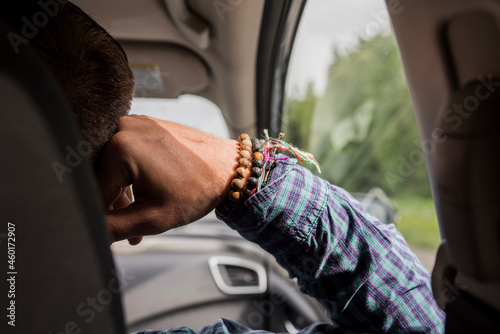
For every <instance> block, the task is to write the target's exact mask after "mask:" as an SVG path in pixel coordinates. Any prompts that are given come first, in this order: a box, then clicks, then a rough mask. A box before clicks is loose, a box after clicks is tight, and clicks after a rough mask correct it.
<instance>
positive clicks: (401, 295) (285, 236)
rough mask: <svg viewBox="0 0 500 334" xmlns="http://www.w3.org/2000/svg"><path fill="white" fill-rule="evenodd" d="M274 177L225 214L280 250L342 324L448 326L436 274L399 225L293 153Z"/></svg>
mask: <svg viewBox="0 0 500 334" xmlns="http://www.w3.org/2000/svg"><path fill="white" fill-rule="evenodd" d="M273 179H274V182H272V183H271V184H270V185H269V186H267V187H266V188H264V189H263V190H261V191H260V192H258V193H256V194H255V195H253V196H252V197H251V198H250V199H248V200H247V201H246V202H245V203H243V204H242V205H241V207H238V208H237V209H236V210H234V211H231V212H228V213H225V214H220V215H219V217H220V218H221V219H222V220H224V221H225V222H226V223H227V224H228V225H229V226H230V227H232V228H234V229H236V230H238V232H239V233H240V234H241V235H242V236H243V237H245V238H246V239H248V240H250V241H252V242H255V243H257V244H259V245H260V246H261V247H262V248H263V249H265V250H266V251H268V252H269V253H271V254H272V255H274V256H275V257H276V259H277V261H278V263H280V264H281V265H282V266H283V267H284V268H285V269H287V271H288V273H289V274H290V277H297V278H298V282H299V287H300V289H301V291H302V292H304V293H306V294H308V295H310V296H311V297H314V298H316V299H317V300H318V301H320V302H321V303H322V304H323V306H324V307H325V308H326V310H327V312H328V315H329V317H330V319H332V321H333V322H334V323H335V324H337V325H338V326H340V327H342V328H344V329H351V330H355V331H360V332H377V333H380V332H383V333H389V332H411V333H440V332H443V331H444V313H443V312H442V311H441V310H440V309H439V307H438V306H437V304H436V302H435V301H434V298H433V296H432V291H431V287H430V277H429V274H428V273H427V271H426V269H425V268H423V266H422V264H421V263H420V262H419V261H418V259H417V258H416V256H415V255H414V254H413V253H412V252H411V251H410V249H409V248H408V245H407V244H406V242H405V240H404V239H403V237H402V236H401V234H400V233H399V232H398V231H397V230H396V228H395V227H394V225H383V224H382V223H380V222H379V221H378V220H377V219H375V218H373V217H372V216H371V215H369V214H368V213H366V212H365V211H364V210H363V209H362V207H361V205H360V204H359V203H358V202H357V201H356V200H355V199H354V198H353V197H352V196H351V195H349V194H348V193H347V192H346V191H344V190H343V189H341V188H338V187H335V186H333V185H331V184H329V183H328V182H327V181H325V180H322V179H321V178H319V177H316V176H314V175H312V174H311V173H310V172H309V171H308V170H306V169H304V168H302V167H300V166H297V165H296V164H295V161H293V160H289V161H282V162H280V164H279V165H278V167H277V168H276V169H275V171H274V172H273Z"/></svg>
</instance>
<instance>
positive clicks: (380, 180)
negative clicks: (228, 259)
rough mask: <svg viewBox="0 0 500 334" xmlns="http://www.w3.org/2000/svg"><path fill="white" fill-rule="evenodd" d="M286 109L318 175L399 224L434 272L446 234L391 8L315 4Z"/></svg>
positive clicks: (304, 27)
mask: <svg viewBox="0 0 500 334" xmlns="http://www.w3.org/2000/svg"><path fill="white" fill-rule="evenodd" d="M390 10H393V11H397V10H398V8H389V11H390ZM285 109H286V110H285V119H284V125H285V126H284V127H285V132H286V135H287V139H288V140H289V141H290V142H293V143H294V144H296V145H297V146H299V147H301V148H304V149H305V150H307V151H309V152H311V153H313V154H314V156H315V157H316V159H317V160H318V162H319V164H320V165H321V168H322V174H321V177H323V178H325V179H327V180H328V181H330V182H331V183H333V184H335V185H338V186H341V187H343V188H345V189H346V190H348V191H349V192H351V193H353V194H354V196H355V197H356V198H357V199H358V200H359V201H360V202H361V203H362V204H363V205H364V206H365V208H366V209H367V210H368V211H370V212H371V213H372V214H373V215H375V216H377V217H378V218H379V219H380V220H381V221H382V222H384V223H396V224H397V226H398V229H399V230H400V231H401V232H402V234H403V235H404V237H405V238H406V239H407V241H408V243H409V244H410V246H411V247H412V248H413V249H414V250H415V251H416V252H417V254H418V255H419V256H420V258H421V260H422V261H423V262H424V264H425V265H426V267H427V268H429V269H432V265H433V261H434V254H435V251H436V249H437V247H438V246H439V243H440V237H439V228H438V224H437V219H436V215H435V211H434V202H433V200H432V195H431V190H430V184H429V180H428V176H427V170H426V165H425V153H424V152H425V151H423V150H422V144H423V143H422V141H421V140H420V137H419V133H418V128H417V124H416V121H415V116H414V112H413V108H412V104H411V100H410V94H409V91H408V86H407V83H406V80H405V76H404V72H403V69H402V66H401V61H400V58H399V54H398V50H397V47H396V42H395V40H394V36H393V33H392V30H391V26H390V22H389V13H388V8H387V7H386V4H385V2H384V1H381V0H379V1H369V0H355V1H349V2H340V1H327V0H310V1H308V3H307V5H306V7H305V10H304V13H303V16H302V19H301V24H300V26H299V29H298V32H297V38H296V40H295V44H294V49H293V53H292V57H291V60H290V66H289V72H288V78H287V84H286V106H285ZM313 172H314V171H313ZM396 212H397V214H396ZM389 213H390V214H389Z"/></svg>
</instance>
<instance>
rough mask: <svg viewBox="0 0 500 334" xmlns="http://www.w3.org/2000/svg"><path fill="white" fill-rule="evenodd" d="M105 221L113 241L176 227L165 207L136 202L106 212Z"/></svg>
mask: <svg viewBox="0 0 500 334" xmlns="http://www.w3.org/2000/svg"><path fill="white" fill-rule="evenodd" d="M106 220H107V222H108V228H109V230H110V232H111V234H112V236H113V239H114V241H119V240H124V239H132V238H136V237H141V236H143V235H152V234H158V233H162V232H165V231H167V230H169V229H171V228H173V227H176V226H177V225H178V224H177V223H176V222H175V221H176V220H175V214H173V213H172V214H171V213H169V210H168V208H167V205H165V204H163V205H152V204H150V203H138V202H133V203H132V204H130V205H129V206H127V207H124V208H121V209H117V210H111V211H108V212H107V214H106Z"/></svg>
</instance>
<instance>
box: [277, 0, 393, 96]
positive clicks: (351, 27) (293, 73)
mask: <svg viewBox="0 0 500 334" xmlns="http://www.w3.org/2000/svg"><path fill="white" fill-rule="evenodd" d="M388 29H389V21H388V16H387V9H386V7H385V2H384V1H383V0H309V1H308V2H307V5H306V7H305V10H304V13H303V15H302V19H301V23H300V26H299V29H298V31H297V36H296V39H295V44H294V47H293V52H292V57H291V60H290V66H289V72H288V79H287V91H288V92H289V93H291V94H293V93H295V92H297V91H303V89H304V87H305V85H306V84H307V82H308V81H313V82H314V84H315V90H316V93H321V92H322V91H323V90H324V89H325V86H326V83H327V82H326V79H327V71H328V66H329V65H330V63H331V62H332V59H333V58H332V55H333V50H334V48H336V49H337V50H340V51H345V50H347V49H349V47H352V45H353V44H354V43H355V41H356V40H357V36H360V35H361V36H362V37H371V36H373V35H375V34H376V33H378V32H380V31H388Z"/></svg>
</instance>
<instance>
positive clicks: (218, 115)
mask: <svg viewBox="0 0 500 334" xmlns="http://www.w3.org/2000/svg"><path fill="white" fill-rule="evenodd" d="M130 114H136V115H147V116H151V117H155V118H158V119H161V120H165V121H171V122H175V123H180V124H184V125H188V126H191V127H193V128H196V129H198V130H201V131H204V132H207V133H210V134H213V135H215V136H218V137H222V138H229V131H228V129H227V125H226V121H225V120H224V117H223V116H222V112H221V110H220V108H219V107H218V106H217V105H215V104H214V103H213V102H211V101H210V100H207V99H205V98H203V97H199V96H195V95H182V96H180V97H179V98H177V99H157V98H146V97H136V98H134V99H133V101H132V107H131V109H130Z"/></svg>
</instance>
